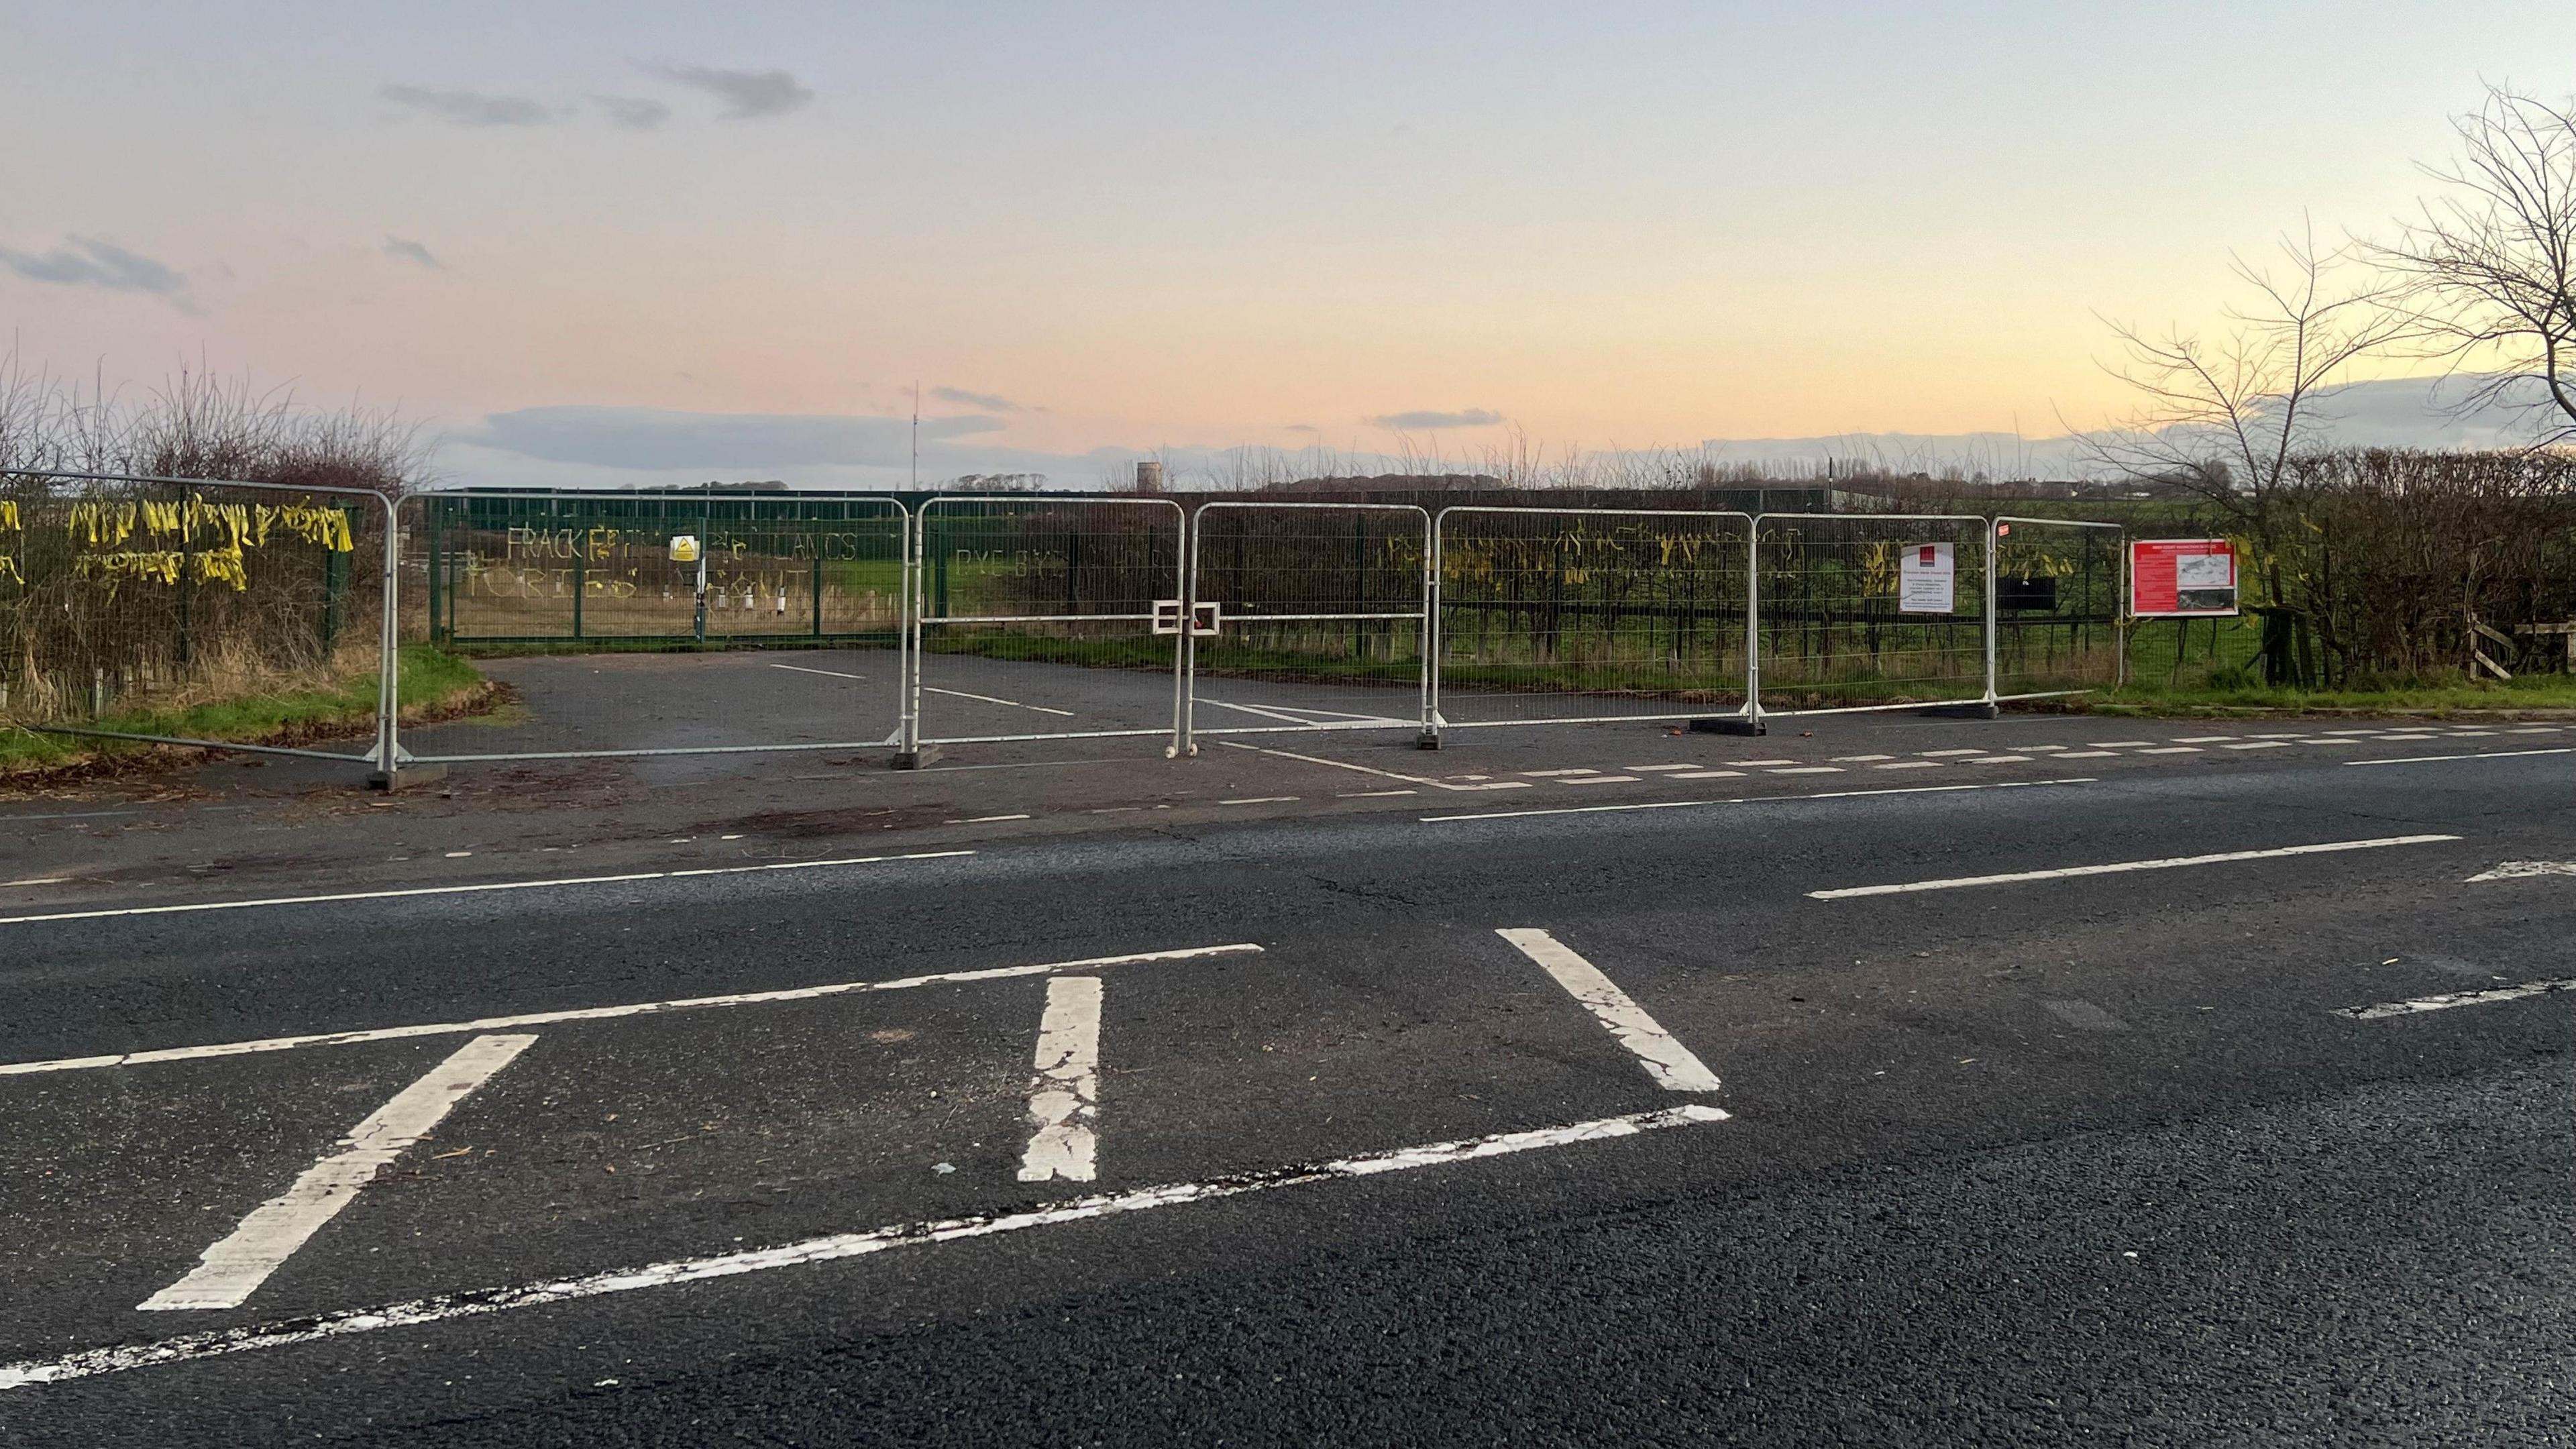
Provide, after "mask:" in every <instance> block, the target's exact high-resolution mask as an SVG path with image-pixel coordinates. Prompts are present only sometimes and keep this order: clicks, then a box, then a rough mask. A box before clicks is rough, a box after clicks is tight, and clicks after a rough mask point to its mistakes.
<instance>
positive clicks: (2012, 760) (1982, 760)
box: [1959, 755, 2030, 765]
mask: <svg viewBox="0 0 2576 1449" xmlns="http://www.w3.org/2000/svg"><path fill="white" fill-rule="evenodd" d="M1959 763H1960V764H1963V765H2027V764H2029V763H2030V756H2028V755H1979V756H1977V757H1976V758H1975V759H1973V760H1961V761H1960V762H1959Z"/></svg>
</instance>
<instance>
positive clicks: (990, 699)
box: [921, 684, 1073, 719]
mask: <svg viewBox="0 0 2576 1449" xmlns="http://www.w3.org/2000/svg"><path fill="white" fill-rule="evenodd" d="M921 688H922V692H923V693H925V694H945V695H948V696H951V697H952V698H956V699H971V700H976V701H978V702H980V703H983V704H1006V705H1009V706H1010V707H1011V708H1013V709H1026V710H1034V711H1036V712H1037V713H1039V714H1056V715H1062V716H1064V717H1065V718H1066V719H1071V718H1073V711H1072V710H1069V709H1054V708H1051V707H1049V706H1047V705H1043V704H1022V703H1020V702H1019V701H1018V700H1016V699H998V698H996V697H994V696H992V695H989V694H968V693H967V692H966V691H964V690H962V689H940V688H937V687H935V686H932V685H927V684H925V685H923V686H921Z"/></svg>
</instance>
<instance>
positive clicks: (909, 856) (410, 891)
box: [0, 837, 975, 926]
mask: <svg viewBox="0 0 2576 1449" xmlns="http://www.w3.org/2000/svg"><path fill="white" fill-rule="evenodd" d="M693 838H694V837H693ZM974 853H975V852H973V851H971V850H916V851H910V852H907V853H905V854H902V855H858V856H851V857H848V858H846V859H841V860H774V861H771V862H769V863H767V864H765V865H717V866H703V867H699V868H697V869H693V870H639V871H630V872H628V873H626V874H624V875H576V876H565V877H562V878H560V879H556V880H505V881H492V882H489V883H486V884H483V885H454V886H413V887H409V888H407V889H403V890H384V891H335V892H333V893H331V894H329V895H318V896H269V897H266V898H264V899H260V900H251V901H195V902H191V903H189V904H187V905H180V906H124V907H121V908H118V909H114V910H101V911H53V912H49V913H47V914H44V915H40V916H0V926H25V925H32V924H34V923H36V922H39V921H97V920H104V919H107V918H109V917H112V916H176V915H186V914H190V913H193V912H197V911H247V910H252V909H256V908H259V907H265V906H313V905H328V904H332V903H334V902H338V901H390V900H401V899H403V898H405V897H409V896H466V895H480V894H483V893H486V892H490V891H540V890H554V889H557V888H560V887H564V886H586V885H618V884H622V883H624V882H627V881H638V880H681V879H684V878H691V877H696V876H704V875H750V874H753V873H754V872H758V871H764V870H826V869H830V868H832V867H835V866H845V865H883V864H885V863H886V862H887V861H893V860H951V859H954V858H956V857H958V856H964V855H973V854H974Z"/></svg>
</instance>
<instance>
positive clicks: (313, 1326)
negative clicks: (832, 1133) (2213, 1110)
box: [0, 1102, 1728, 1391]
mask: <svg viewBox="0 0 2576 1449" xmlns="http://www.w3.org/2000/svg"><path fill="white" fill-rule="evenodd" d="M1727 1115H1728V1114H1727V1113H1726V1111H1725V1110H1724V1109H1723V1108H1719V1107H1713V1106H1710V1105H1708V1104H1707V1103H1705V1102H1691V1103H1686V1104H1684V1105H1682V1106H1679V1107H1667V1108H1665V1109H1664V1110H1662V1111H1659V1112H1637V1113H1632V1114H1630V1115H1628V1116H1625V1117H1603V1118H1599V1119H1597V1120H1594V1121H1590V1122H1575V1123H1571V1124H1568V1125H1566V1126H1562V1127H1545V1128H1540V1129H1537V1130H1535V1131H1527V1132H1498V1133H1495V1134H1494V1135H1492V1136H1490V1137H1477V1138H1469V1139H1465V1140H1462V1141H1454V1142H1433V1143H1429V1144H1426V1145H1424V1146H1420V1147H1405V1148H1399V1149H1397V1150H1395V1151H1392V1152H1372V1153H1366V1154H1362V1155H1360V1156H1356V1157H1344V1158H1339V1159H1336V1160H1334V1161H1331V1162H1321V1163H1311V1164H1301V1165H1299V1166H1295V1167H1282V1168H1274V1169H1272V1170H1270V1171H1267V1172H1256V1173H1246V1174H1243V1175H1241V1176H1237V1177H1227V1178H1216V1179H1213V1180H1210V1181H1206V1182H1175V1183H1165V1184H1163V1185H1161V1186H1158V1187H1146V1188H1139V1189H1137V1190H1136V1191H1134V1192H1123V1193H1110V1194H1104V1195H1101V1196H1096V1197H1085V1198H1075V1199H1073V1200H1071V1201H1068V1202H1058V1203H1048V1204H1043V1205H1041V1206H1038V1207H1034V1208H1029V1209H1026V1210H1024V1211H1021V1212H1015V1213H1003V1214H998V1215H990V1216H975V1217H963V1218H944V1219H933V1220H930V1221H926V1222H912V1223H896V1224H894V1225H892V1226H889V1227H882V1228H876V1229H873V1230H871V1231H867V1232H858V1233H836V1234H833V1235H831V1236H828V1237H820V1238H808V1239H806V1240H804V1241H803V1242H798V1243H789V1244H786V1245H784V1246H782V1247H776V1248H759V1249H754V1250H751V1251H748V1252H738V1253H726V1254H722V1255H719V1256H715V1257H708V1258H683V1259H677V1260H674V1261H670V1262H662V1263H653V1264H648V1265H646V1266H644V1267H641V1268H627V1269H619V1270H615V1271H612V1272H607V1273H593V1274H589V1275H587V1276H584V1277H579V1278H557V1279H554V1280H552V1281H549V1282H542V1283H528V1284H521V1285H518V1286H515V1287H506V1288H486V1289H483V1290H480V1291H478V1292H470V1293H451V1294H445V1295H441V1296H439V1297H435V1298H416V1299H413V1300H411V1301H409V1302H406V1303H389V1304H383V1305H380V1306H377V1307H373V1308H359V1309H348V1310H343V1311H340V1312H336V1313H324V1314H317V1315H314V1316H312V1317H309V1318H302V1319H297V1320H293V1321H290V1322H286V1323H278V1324H271V1325H267V1326H264V1327H245V1328H230V1329H218V1330H214V1331H211V1332H206V1333H192V1334H186V1335H182V1336H179V1337H175V1338H165V1339H162V1340H160V1341H159V1342H156V1343H129V1344H116V1345H111V1346H109V1347H104V1348H93V1349H84V1350H81V1351H79V1352H76V1353H69V1354H64V1355H62V1356H61V1357H59V1358H50V1359H30V1360H26V1361H22V1362H19V1363H13V1364H6V1365H0V1391H6V1390H10V1389H21V1388H26V1387H29V1386H30V1385H34V1384H48V1383H60V1382H62V1381H64V1380H67V1379H82V1378H91V1377H94V1376H96V1375H99V1374H112V1373H121V1372H124V1371H125V1370H127V1369H136V1368H145V1367H149V1366H151V1365H154V1364H166V1363H186V1362H190V1361H192V1360H197V1359H207V1358H215V1357H219V1356H222V1355H225V1354H235V1353H249V1352H254V1351H256V1350H260V1349H269V1348H285V1347H288V1346H291V1345H294V1344H302V1343H316V1342H320V1341H322V1340H325V1339H333V1338H346V1337H350V1336H352V1335H356V1334H361V1333H375V1332H379V1331H381V1330H384V1329H388V1328H415V1327H418V1326H420V1325H422V1324H427V1323H440V1322H445V1321H448V1320H451V1319H459V1318H475V1317H481V1316H483V1315H485V1314H491V1313H502V1312H507V1311H508V1310H510V1309H514V1308H535V1307H540V1306H543V1305H546V1304H551V1303H564V1302H569V1301H572V1300H576V1299H583V1298H598V1297H603V1296H606V1295H608V1294H613V1293H629V1292H633V1291H636V1290H638V1289H645V1288H668V1287H676V1286H678V1285H681V1284H685V1283H699V1282H705V1281H707V1280H709V1279H714V1278H730V1277H735V1276H738V1275H740V1274H744V1273H759V1272H765V1271H767V1270H770V1269H774V1268H796V1267H805V1266H809V1265H812V1264H816V1263H830V1262H837V1261H839V1260H841V1259H845V1258H859V1257H865V1256H867V1255H869V1254H873V1253H881V1252H885V1251H888V1250H890V1249H894V1248H908V1247H914V1246H917V1245H919V1244H924V1243H946V1242H956V1241H958V1240H961V1239H966V1238H988V1237H993V1236H995V1235H997V1234H1001V1233H1013V1232H1019V1231H1021V1230H1023V1229H1027V1228H1042V1227H1052V1226H1055V1225H1056V1224H1059V1223H1075V1222H1087V1221H1089V1220H1091V1219H1094V1218H1104V1217H1109V1216H1112V1215H1115V1214H1119V1213H1130V1212H1141V1211H1145V1210H1147V1209H1152V1208H1165V1207H1177V1206H1180V1205H1182V1204H1184V1203H1194V1202H1211V1201H1215V1200H1217V1199H1221V1198H1229V1197H1241V1196H1244V1195H1245V1194H1248V1193H1257V1192H1269V1191H1272V1190H1275V1189H1278V1188H1283V1187H1303V1186H1306V1185H1308V1184H1311V1183H1320V1182H1342V1181H1348V1180H1350V1179H1353V1178H1362V1177H1374V1176H1377V1175H1378V1174H1380V1173H1387V1172H1409V1171H1413V1170H1415V1169H1418V1168H1426V1167H1441V1166H1445V1165H1448V1164H1450V1163H1456V1162H1472V1161H1475V1160H1477V1159H1479V1158H1486V1157H1504V1156H1509V1155H1511V1154H1514V1153H1520V1152H1535V1151H1542V1150H1545V1149H1549V1148H1556V1147H1572V1146H1576V1145H1578V1144H1581V1143H1586V1142H1601V1141H1607V1140H1610V1139H1613V1138H1620V1137H1634V1136H1637V1135H1639V1134H1640V1133H1645V1132H1654V1131H1659V1130H1662V1129H1664V1128H1668V1127H1690V1126H1698V1125H1701V1124H1705V1123H1715V1122H1723V1121H1726V1120H1727Z"/></svg>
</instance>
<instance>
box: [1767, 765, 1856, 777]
mask: <svg viewBox="0 0 2576 1449" xmlns="http://www.w3.org/2000/svg"><path fill="white" fill-rule="evenodd" d="M1842 772H1843V767H1842V766H1840V765H1793V766H1791V767H1790V768H1788V769H1786V770H1765V771H1763V772H1762V773H1764V774H1766V775H1839V774H1841V773H1842Z"/></svg>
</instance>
